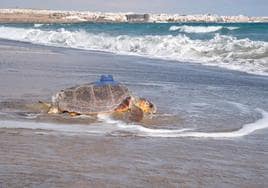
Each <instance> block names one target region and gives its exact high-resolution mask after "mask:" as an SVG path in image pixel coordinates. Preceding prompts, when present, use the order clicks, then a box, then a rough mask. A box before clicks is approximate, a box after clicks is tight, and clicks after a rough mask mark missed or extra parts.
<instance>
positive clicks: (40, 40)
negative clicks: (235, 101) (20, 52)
mask: <svg viewBox="0 0 268 188" xmlns="http://www.w3.org/2000/svg"><path fill="white" fill-rule="evenodd" d="M0 38H4V39H10V40H18V41H26V42H31V43H36V44H43V45H50V46H59V47H71V48H78V49H86V50H101V51H108V52H113V53H117V54H127V55H138V56H146V57H150V58H162V59H168V60H178V61H184V62H195V63H201V64H206V65H213V66H220V67H224V68H228V69H233V70H239V71H245V72H249V73H255V74H265V75H267V74H268V42H264V41H252V40H250V39H248V38H245V39H238V38H236V37H232V36H225V35H220V34H215V36H214V37H213V38H212V39H207V40H197V39H196V40H194V39H191V38H189V37H187V36H186V35H182V34H178V35H176V36H172V35H142V36H132V35H118V36H113V35H109V34H104V33H99V34H95V33H89V32H86V31H84V30H77V31H69V30H66V29H64V28H61V29H57V30H42V29H39V28H27V29H26V28H15V27H6V26H2V27H0Z"/></svg>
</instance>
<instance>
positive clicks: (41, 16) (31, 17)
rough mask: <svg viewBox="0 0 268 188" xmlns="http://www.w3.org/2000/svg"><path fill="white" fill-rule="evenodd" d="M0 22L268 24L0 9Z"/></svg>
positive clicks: (195, 17)
mask: <svg viewBox="0 0 268 188" xmlns="http://www.w3.org/2000/svg"><path fill="white" fill-rule="evenodd" d="M0 22H2V23H10V22H39V23H48V22H50V23H51V22H52V23H64V22H68V23H70V22H119V23H120V22H152V23H154V22H156V23H165V22H268V17H248V16H243V15H239V16H218V15H211V14H204V15H181V14H134V13H102V12H89V11H55V10H36V9H0Z"/></svg>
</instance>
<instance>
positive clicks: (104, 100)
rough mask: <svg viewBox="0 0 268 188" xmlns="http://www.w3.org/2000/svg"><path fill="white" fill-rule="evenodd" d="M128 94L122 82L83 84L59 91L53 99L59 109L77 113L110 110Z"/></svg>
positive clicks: (94, 112)
mask: <svg viewBox="0 0 268 188" xmlns="http://www.w3.org/2000/svg"><path fill="white" fill-rule="evenodd" d="M128 96H130V93H129V91H128V89H127V88H126V87H125V86H124V85H122V84H113V85H112V84H105V85H95V84H94V83H92V84H85V85H80V86H76V87H71V88H67V89H64V90H62V91H60V92H59V93H58V94H57V95H56V98H55V100H54V103H56V105H57V106H58V108H59V110H60V111H63V112H64V111H65V112H76V113H79V114H96V113H101V112H112V111H113V110H114V109H115V108H116V107H118V106H119V105H120V104H121V103H122V101H123V100H124V99H126V98H127V97H128Z"/></svg>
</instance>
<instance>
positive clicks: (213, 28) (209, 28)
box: [169, 25, 239, 33]
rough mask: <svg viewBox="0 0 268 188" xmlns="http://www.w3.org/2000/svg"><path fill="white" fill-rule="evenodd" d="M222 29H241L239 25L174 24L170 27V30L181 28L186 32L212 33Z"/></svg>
mask: <svg viewBox="0 0 268 188" xmlns="http://www.w3.org/2000/svg"><path fill="white" fill-rule="evenodd" d="M222 29H228V30H235V29H239V27H223V26H188V25H183V26H176V25H173V26H171V27H170V28H169V30H170V31H177V30H179V31H181V32H184V33H212V32H216V31H220V30H222Z"/></svg>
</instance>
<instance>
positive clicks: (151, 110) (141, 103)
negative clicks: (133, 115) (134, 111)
mask: <svg viewBox="0 0 268 188" xmlns="http://www.w3.org/2000/svg"><path fill="white" fill-rule="evenodd" d="M135 105H136V106H137V107H139V108H140V109H141V110H142V111H143V112H144V113H146V114H155V113H156V110H157V108H156V106H155V105H154V104H153V103H151V102H150V101H149V100H147V99H145V98H139V99H137V100H136V101H135Z"/></svg>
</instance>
